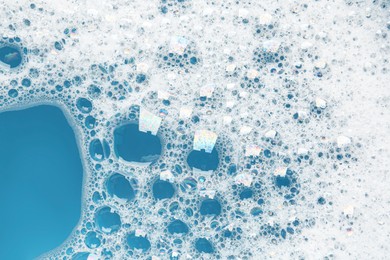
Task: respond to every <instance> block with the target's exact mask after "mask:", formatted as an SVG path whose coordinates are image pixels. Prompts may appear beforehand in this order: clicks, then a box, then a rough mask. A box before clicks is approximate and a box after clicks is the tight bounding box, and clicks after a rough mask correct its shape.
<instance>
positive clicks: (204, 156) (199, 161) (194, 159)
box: [187, 148, 219, 171]
mask: <svg viewBox="0 0 390 260" xmlns="http://www.w3.org/2000/svg"><path fill="white" fill-rule="evenodd" d="M187 163H188V165H189V166H190V167H191V168H196V169H199V170H202V171H210V170H211V171H214V170H216V169H217V168H218V164H219V157H218V152H217V150H216V149H215V148H214V149H213V150H212V152H211V153H207V152H205V151H196V150H194V151H192V152H191V153H190V154H189V155H188V157H187Z"/></svg>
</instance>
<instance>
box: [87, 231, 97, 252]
mask: <svg viewBox="0 0 390 260" xmlns="http://www.w3.org/2000/svg"><path fill="white" fill-rule="evenodd" d="M84 242H85V245H86V246H87V247H88V248H91V249H94V248H97V247H99V246H100V244H101V242H100V239H99V238H98V237H97V234H96V232H93V231H91V232H88V233H87V235H86V236H85V240H84Z"/></svg>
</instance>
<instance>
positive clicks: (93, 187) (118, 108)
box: [0, 0, 390, 259]
mask: <svg viewBox="0 0 390 260" xmlns="http://www.w3.org/2000/svg"><path fill="white" fill-rule="evenodd" d="M389 5H390V3H389V2H388V1H386V0H379V1H376V0H375V1H359V0H358V1H349V0H336V1H323V0H321V1H270V0H263V1H253V0H252V1H250V0H248V1H245V0H244V1H229V0H227V1H195V0H192V1H191V0H160V1H159V0H151V1H144V0H132V1H101V0H86V1H70V0H69V1H65V0H64V1H48V2H46V1H36V2H31V1H4V0H3V1H2V4H1V7H0V10H1V15H0V17H1V19H0V21H1V22H0V27H1V35H2V37H1V39H0V61H1V62H0V64H1V66H0V75H1V76H0V110H5V109H10V108H17V107H21V106H31V105H36V104H40V103H49V104H54V105H58V106H60V107H62V109H63V110H64V111H65V112H66V113H67V114H68V117H69V119H70V121H71V122H73V127H74V129H75V131H76V133H77V137H78V139H79V144H80V149H81V154H82V157H83V158H82V159H83V163H84V166H85V172H84V190H83V198H82V202H83V209H82V217H81V220H80V223H79V225H78V226H77V227H76V229H75V230H74V232H73V234H72V235H71V236H70V238H69V239H68V240H67V241H65V242H64V243H63V245H62V246H61V247H59V248H57V249H55V250H53V251H52V252H48V253H47V254H46V255H44V256H43V258H45V259H268V258H272V259H372V258H374V259H386V258H387V256H388V253H389V252H390V249H389V244H388V241H389V235H390V233H389V229H390V228H389V227H390V226H389V212H390V211H389V210H390V209H389V201H390V192H389V189H388V183H389V178H388V175H389V170H388V169H389V167H390V165H389V164H390V163H389V161H390V159H389V158H390V156H389V154H390V153H389V147H390V141H389V132H390V120H389V119H390V112H389V111H390V109H389V104H390V91H389V82H390V77H389V75H390V74H389V58H390V56H389V54H390V41H389V37H390V36H389V33H390V12H389V11H390V6H389Z"/></svg>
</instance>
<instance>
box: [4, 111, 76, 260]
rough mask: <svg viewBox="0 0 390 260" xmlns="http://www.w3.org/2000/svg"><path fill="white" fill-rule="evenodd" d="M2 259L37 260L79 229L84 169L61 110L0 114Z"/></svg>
mask: <svg viewBox="0 0 390 260" xmlns="http://www.w3.org/2000/svg"><path fill="white" fill-rule="evenodd" d="M0 144H1V145H0V166H1V167H0V180H1V181H0V207H1V213H0V230H1V232H0V244H1V250H0V259H7V260H13V259H15V260H18V259H33V258H35V257H38V256H39V255H41V254H43V253H46V252H48V251H50V250H51V249H54V248H55V247H57V246H60V245H61V243H62V242H64V241H65V240H66V238H67V237H68V236H69V235H70V234H71V232H72V230H73V228H74V227H75V226H76V225H77V223H78V221H79V218H80V211H81V191H82V178H83V168H82V164H81V160H80V156H79V150H78V147H77V143H76V138H75V134H74V132H73V129H72V128H71V127H70V125H69V123H68V122H67V120H66V118H65V116H64V114H63V113H62V111H61V110H60V109H59V108H58V107H54V106H48V105H42V106H37V107H33V108H28V109H23V110H18V111H7V112H3V113H0Z"/></svg>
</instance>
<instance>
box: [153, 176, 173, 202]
mask: <svg viewBox="0 0 390 260" xmlns="http://www.w3.org/2000/svg"><path fill="white" fill-rule="evenodd" d="M152 190H153V197H154V198H155V199H159V200H162V199H170V198H172V197H173V195H174V194H175V188H174V186H173V184H172V183H170V182H169V181H164V180H156V181H155V182H154V183H153V189H152Z"/></svg>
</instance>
